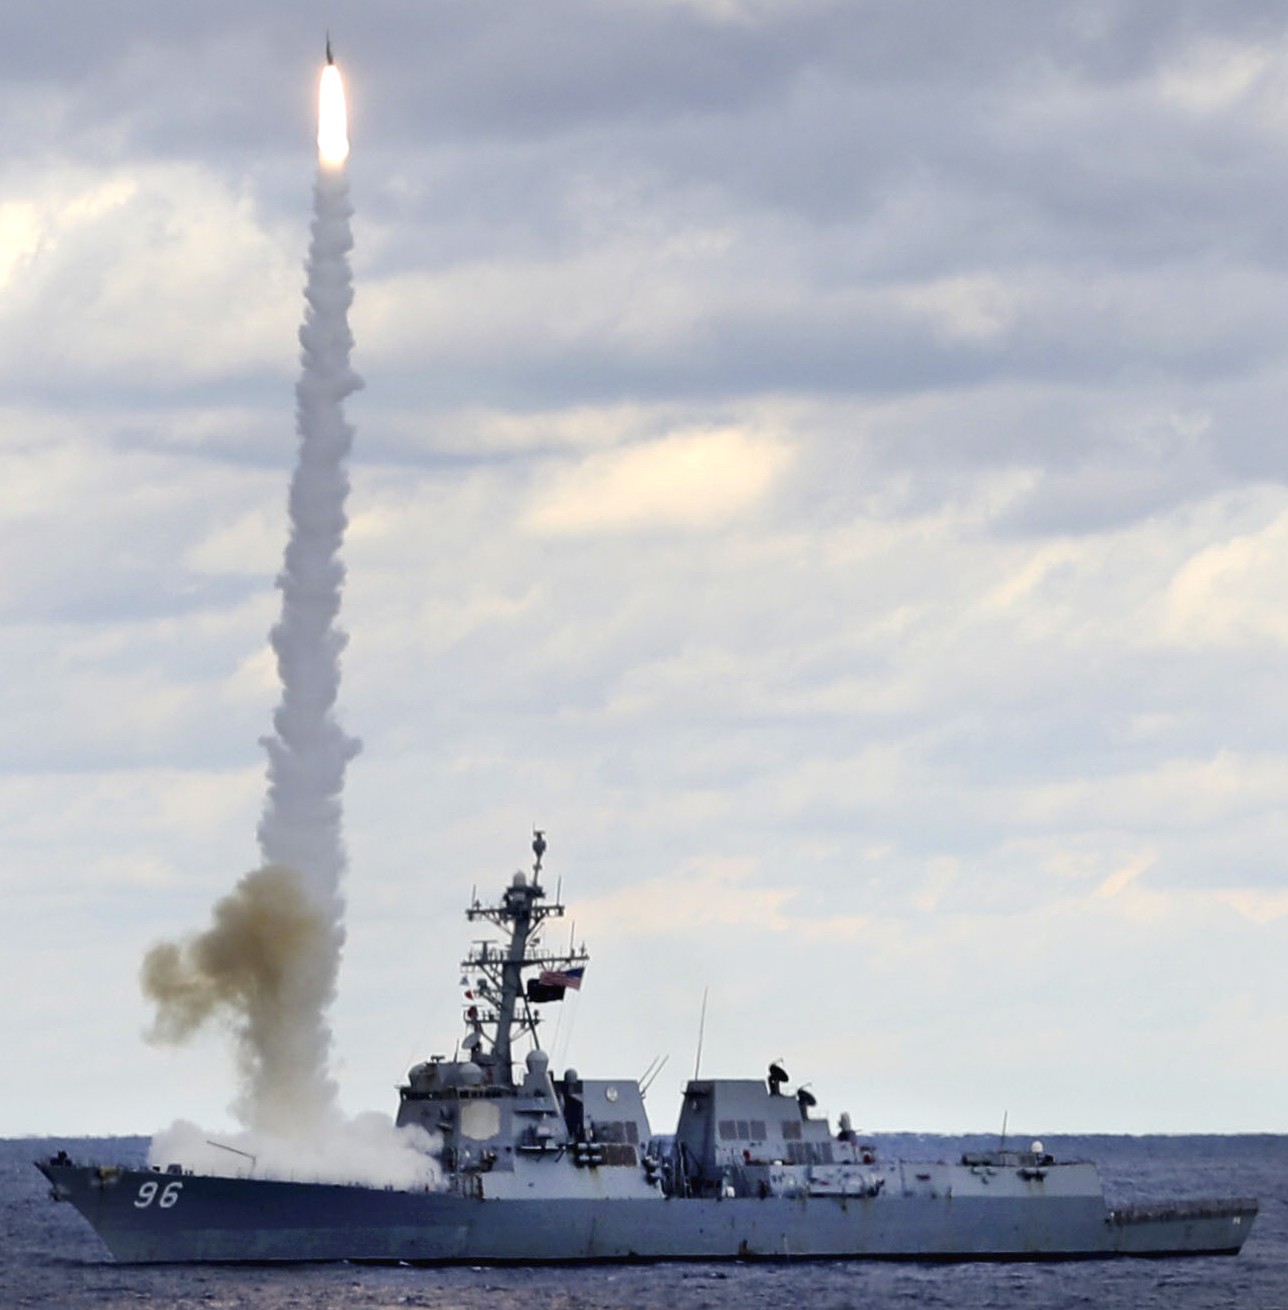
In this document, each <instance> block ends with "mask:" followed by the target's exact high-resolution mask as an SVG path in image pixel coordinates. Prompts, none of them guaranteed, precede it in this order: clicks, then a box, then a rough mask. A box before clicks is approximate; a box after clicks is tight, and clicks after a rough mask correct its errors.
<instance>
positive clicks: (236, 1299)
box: [0, 1134, 1288, 1310]
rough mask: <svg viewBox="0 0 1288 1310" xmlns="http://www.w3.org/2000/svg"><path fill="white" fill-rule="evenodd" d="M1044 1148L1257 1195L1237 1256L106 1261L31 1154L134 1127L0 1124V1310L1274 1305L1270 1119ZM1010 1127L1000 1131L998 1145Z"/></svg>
mask: <svg viewBox="0 0 1288 1310" xmlns="http://www.w3.org/2000/svg"><path fill="white" fill-rule="evenodd" d="M875 1140H876V1141H877V1144H878V1147H879V1149H880V1150H881V1152H882V1153H883V1154H885V1155H887V1156H903V1157H905V1158H908V1159H914V1158H915V1159H923V1160H936V1159H952V1158H954V1157H955V1156H956V1155H957V1154H958V1153H959V1152H960V1151H961V1150H963V1149H981V1148H988V1147H992V1146H996V1145H997V1142H996V1139H995V1138H991V1139H988V1138H950V1137H931V1136H925V1137H923V1136H914V1135H906V1134H901V1135H896V1136H880V1137H877V1138H876V1139H875ZM1043 1140H1044V1142H1045V1145H1046V1148H1047V1150H1049V1151H1051V1152H1053V1153H1054V1154H1055V1155H1056V1157H1057V1158H1061V1159H1091V1160H1095V1161H1096V1162H1097V1163H1098V1164H1099V1165H1100V1168H1101V1173H1102V1175H1103V1176H1104V1179H1105V1182H1106V1189H1107V1191H1108V1193H1109V1196H1110V1199H1111V1201H1120V1202H1125V1201H1134V1202H1138V1201H1145V1200H1167V1199H1172V1198H1179V1197H1186V1196H1190V1197H1200V1196H1201V1197H1213V1196H1257V1197H1259V1198H1260V1200H1261V1213H1260V1215H1258V1217H1257V1219H1256V1222H1255V1223H1254V1225H1253V1228H1252V1234H1251V1236H1250V1237H1249V1238H1248V1241H1247V1244H1246V1245H1245V1246H1244V1248H1243V1253H1242V1254H1241V1255H1239V1256H1237V1257H1233V1258H1231V1257H1228V1256H1226V1257H1207V1258H1194V1259H1177V1260H1111V1261H1077V1262H1071V1263H1054V1264H988V1263H983V1264H962V1265H933V1264H927V1265H921V1264H904V1263H897V1264H895V1263H881V1262H862V1261H852V1262H840V1261H817V1262H809V1263H801V1264H782V1265H762V1264H755V1265H747V1264H657V1265H629V1266H622V1265H612V1266H597V1267H593V1266H592V1267H569V1266H561V1267H555V1268H538V1269H510V1268H504V1269H496V1268H452V1269H416V1268H404V1267H396V1266H395V1267H371V1266H353V1265H345V1264H337V1265H320V1266H309V1265H300V1266H287V1267H231V1268H230V1267H221V1266H196V1267H194V1266H179V1265H176V1266H160V1267H129V1266H124V1265H115V1264H113V1263H112V1262H111V1260H110V1258H109V1257H108V1255H107V1252H106V1251H105V1249H104V1248H103V1247H102V1246H101V1245H100V1244H99V1241H98V1239H97V1238H96V1237H95V1236H94V1234H93V1233H92V1231H91V1230H90V1228H89V1227H88V1225H86V1224H85V1223H84V1221H83V1220H81V1218H80V1216H79V1215H77V1214H76V1212H75V1211H74V1210H73V1209H72V1208H71V1206H69V1205H58V1204H55V1203H54V1202H53V1201H51V1200H50V1199H49V1196H48V1189H47V1187H46V1184H45V1180H44V1179H43V1178H42V1177H41V1176H40V1175H39V1174H38V1173H37V1172H36V1170H35V1169H34V1168H33V1167H32V1163H31V1162H32V1161H33V1160H35V1159H36V1158H38V1157H42V1156H47V1155H51V1154H53V1152H55V1151H57V1150H58V1149H59V1148H64V1149H66V1150H67V1151H68V1152H69V1153H70V1154H71V1155H72V1156H73V1157H75V1158H77V1159H93V1160H97V1161H101V1162H104V1163H130V1162H139V1161H141V1160H142V1158H143V1156H144V1153H145V1150H146V1145H147V1143H146V1141H145V1139H143V1138H127V1137H118V1138H110V1139H96V1140H92V1141H91V1140H83V1139H82V1140H78V1139H69V1138H29V1139H15V1140H0V1310H13V1308H15V1307H21V1306H57V1307H64V1308H65V1310H89V1308H90V1307H93V1308H94V1310H127V1308H128V1310H146V1308H147V1307H163V1306H164V1307H176V1308H178V1310H233V1308H234V1307H237V1308H240V1307H250V1306H253V1307H262V1308H263V1310H296V1308H297V1307H298V1308H299V1310H304V1308H305V1307H308V1310H332V1308H333V1307H334V1308H335V1310H386V1308H388V1310H395V1308H397V1310H402V1307H430V1308H432V1310H484V1308H486V1310H627V1308H628V1307H629V1308H630V1310H635V1308H638V1310H759V1308H760V1307H764V1308H765V1310H768V1308H769V1307H774V1310H782V1307H787V1308H788V1310H884V1308H885V1307H901V1308H906V1310H914V1308H920V1307H936V1306H944V1307H952V1310H977V1308H983V1307H997V1306H1015V1307H1023V1310H1049V1308H1054V1307H1061V1308H1062V1310H1063V1308H1065V1307H1080V1306H1086V1307H1096V1310H1150V1308H1151V1307H1158V1308H1160V1310H1209V1308H1215V1307H1222V1308H1223V1310H1225V1308H1229V1310H1233V1308H1234V1307H1238V1308H1239V1310H1288V1137H1277V1136H1240V1137H1058V1136H1049V1135H1048V1136H1045V1137H1044V1138H1043ZM1017 1143H1018V1144H1022V1145H1027V1141H1024V1142H1019V1139H1018V1138H1014V1139H1012V1142H1011V1143H1010V1144H1011V1145H1016V1144H1017Z"/></svg>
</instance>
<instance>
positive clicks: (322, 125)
mask: <svg viewBox="0 0 1288 1310" xmlns="http://www.w3.org/2000/svg"><path fill="white" fill-rule="evenodd" d="M347 155H348V139H347V132H346V128H345V123H344V102H343V88H342V86H341V84H340V79H339V70H338V69H336V68H335V67H334V66H333V65H330V64H328V66H327V68H326V69H325V70H324V73H323V79H322V89H321V105H320V111H319V136H318V172H317V183H316V187H315V190H314V211H313V225H312V239H311V242H310V245H309V256H308V263H307V284H306V287H305V292H304V295H305V300H306V302H307V303H306V309H305V316H304V323H303V326H302V327H301V328H300V345H301V364H302V369H301V374H300V379H299V381H298V383H297V384H296V389H295V397H296V427H297V431H298V433H299V438H300V445H299V455H298V460H297V463H296V467H295V471H294V475H293V477H292V479H291V487H290V498H289V511H290V536H289V540H288V542H287V545H286V552H285V559H284V563H283V567H282V572H281V574H280V575H279V576H278V580H277V585H278V587H279V589H280V590H281V593H282V610H281V618H280V620H279V621H278V623H277V624H276V625H275V626H274V628H273V630H272V633H271V642H272V647H273V651H274V653H275V655H276V657H277V669H278V675H279V678H280V680H281V700H280V702H279V704H278V707H277V709H276V710H275V712H274V714H273V733H272V735H271V736H268V737H265V738H263V739H262V745H263V746H264V748H265V749H266V750H267V752H268V794H267V798H266V801H265V805H264V813H263V817H262V819H261V821H260V824H259V832H258V836H259V846H260V851H261V854H262V857H263V862H264V863H263V867H262V868H259V869H257V870H255V871H254V872H251V873H248V874H246V875H245V877H243V878H242V879H241V880H240V881H239V882H238V883H237V885H236V887H235V888H234V889H233V891H232V892H231V893H230V894H229V895H228V896H226V897H224V898H223V899H222V900H220V901H219V902H218V903H217V904H216V905H215V907H214V909H213V911H212V923H211V926H210V927H209V928H208V929H206V930H205V931H204V932H202V933H200V934H197V935H195V936H193V937H191V938H189V939H187V940H185V941H183V942H180V943H173V942H165V943H162V944H160V945H158V946H155V947H153V948H152V950H151V951H149V952H148V954H147V956H146V958H145V959H144V962H143V969H142V983H143V990H144V993H145V995H146V996H147V997H148V999H149V1000H151V1001H152V1002H153V1003H154V1004H155V1006H156V1019H155V1022H154V1024H153V1027H152V1030H151V1032H150V1034H149V1036H150V1037H151V1039H152V1040H155V1041H158V1042H182V1041H183V1040H185V1039H186V1038H187V1037H189V1036H191V1035H192V1034H193V1033H194V1032H196V1031H197V1030H198V1029H200V1028H202V1027H203V1026H205V1025H206V1024H208V1023H211V1022H216V1021H218V1022H222V1023H225V1024H227V1025H228V1026H229V1028H230V1029H231V1031H232V1033H233V1035H234V1038H235V1041H236V1043H237V1056H238V1071H239V1074H240V1081H241V1095H240V1098H239V1100H238V1102H237V1103H236V1105H235V1106H234V1107H233V1108H234V1111H235V1113H236V1114H237V1116H238V1118H239V1119H240V1120H241V1121H242V1122H243V1123H244V1124H245V1125H246V1127H247V1128H248V1129H249V1130H250V1132H249V1135H243V1136H241V1137H238V1138H235V1139H225V1140H226V1141H229V1142H230V1143H234V1144H238V1143H239V1144H240V1145H239V1146H238V1150H237V1151H224V1152H220V1151H219V1150H218V1149H217V1148H214V1149H212V1148H210V1147H209V1146H208V1144H207V1143H205V1140H204V1139H205V1136H206V1135H205V1134H204V1133H203V1132H202V1130H200V1129H198V1128H195V1127H194V1126H192V1125H182V1124H176V1125H175V1127H174V1128H172V1129H171V1130H169V1132H167V1133H165V1134H161V1135H160V1136H158V1138H157V1139H156V1140H155V1141H154V1144H153V1155H154V1157H155V1158H156V1162H162V1160H161V1157H162V1156H164V1157H165V1159H164V1162H169V1161H172V1160H176V1159H182V1160H183V1162H184V1163H187V1164H189V1166H190V1167H197V1166H198V1165H200V1166H202V1167H203V1168H204V1167H209V1171H211V1172H239V1171H241V1169H240V1168H239V1161H240V1165H242V1166H244V1161H245V1159H246V1158H247V1157H248V1156H251V1155H253V1156H255V1157H256V1158H257V1159H258V1160H260V1163H261V1172H263V1169H264V1167H265V1166H266V1165H267V1166H268V1167H270V1168H271V1167H275V1166H276V1167H280V1169H281V1170H282V1171H285V1172H290V1173H292V1174H293V1175H294V1176H335V1177H338V1178H342V1179H344V1180H354V1178H355V1174H356V1175H357V1176H360V1177H362V1178H363V1179H364V1180H369V1181H401V1180H402V1172H399V1171H395V1176H394V1177H392V1178H391V1177H389V1175H388V1174H387V1173H386V1172H382V1170H381V1169H380V1168H376V1169H375V1170H372V1169H371V1168H370V1167H369V1166H371V1165H372V1164H373V1162H374V1161H375V1159H376V1157H378V1156H379V1155H380V1151H378V1150H376V1148H375V1143H376V1140H377V1138H378V1137H379V1131H378V1125H379V1124H381V1123H383V1125H384V1128H383V1132H384V1138H385V1140H384V1146H385V1147H387V1148H388V1153H389V1154H391V1155H392V1156H397V1157H399V1158H400V1159H401V1157H402V1156H403V1154H404V1153H405V1150H406V1149H407V1148H408V1147H409V1146H410V1147H411V1149H412V1150H413V1152H414V1154H415V1156H416V1159H417V1162H418V1163H417V1169H418V1170H419V1174H418V1180H419V1181H422V1182H423V1181H424V1177H423V1175H424V1173H425V1169H426V1166H427V1163H428V1162H427V1161H426V1160H425V1157H424V1156H423V1154H421V1151H422V1150H423V1147H424V1144H425V1143H424V1142H420V1143H419V1144H418V1145H414V1144H412V1137H413V1136H414V1135H408V1134H401V1133H400V1134H396V1135H395V1134H393V1130H392V1125H391V1124H390V1123H389V1121H388V1119H387V1118H384V1117H383V1116H364V1117H362V1118H361V1119H359V1120H354V1121H352V1122H350V1123H346V1122H345V1121H344V1120H343V1118H342V1116H341V1115H340V1113H339V1110H338V1108H337V1105H336V1086H335V1083H334V1081H333V1080H332V1079H331V1077H330V1074H329V1059H330V1050H331V1029H330V1024H329V1022H328V1018H327V1011H328V1008H329V1006H330V1004H331V1002H332V1001H333V1000H334V998H335V990H336V978H337V974H338V971H339V965H340V954H341V950H342V947H343V945H344V918H343V915H344V901H343V898H342V896H341V893H340V883H341V878H342V876H343V874H344V870H345V863H346V859H345V850H344V841H343V837H342V833H341V820H342V805H341V794H342V791H343V787H344V775H345V769H346V767H347V765H348V763H349V761H350V760H351V759H352V758H353V757H354V756H355V755H356V754H357V752H358V750H359V748H360V743H359V742H358V741H357V739H356V738H353V737H349V736H347V735H346V734H345V732H344V731H343V730H342V729H341V727H340V725H339V723H338V722H337V721H336V718H335V704H336V697H337V695H338V693H339V689H340V655H341V653H342V651H343V650H344V646H345V642H346V638H345V635H344V633H343V632H342V631H341V630H340V628H339V627H338V626H337V620H338V617H339V612H340V593H341V588H342V586H343V583H344V576H345V571H344V565H343V563H342V561H341V558H340V549H341V546H342V544H343V541H344V533H345V529H346V527H347V526H348V519H347V518H346V516H345V502H346V499H347V497H348V494H349V478H348V474H347V471H346V467H345V462H346V460H347V458H348V456H349V452H350V450H351V448H352V444H353V429H352V427H350V425H349V424H348V423H347V422H346V421H345V417H344V410H343V402H344V399H345V397H346V396H348V395H349V394H350V393H351V392H353V391H355V390H357V388H359V387H360V386H361V385H362V382H361V379H360V378H359V377H358V375H357V374H356V373H355V372H354V371H353V369H352V368H351V367H350V365H349V355H350V352H351V350H352V348H353V337H352V335H351V333H350V331H349V307H350V305H351V303H352V301H353V282H352V277H351V275H350V271H349V259H348V255H349V251H350V249H351V248H352V245H353V238H352V235H351V231H350V223H349V220H350V218H351V216H352V210H351V208H350V206H349V189H348V180H347V178H346V175H345V167H344V161H345V158H346V157H347ZM419 1137H420V1138H424V1139H425V1141H427V1140H428V1139H427V1138H426V1137H425V1134H423V1133H420V1134H419ZM395 1138H396V1140H395ZM181 1148H182V1149H181ZM238 1151H244V1152H245V1153H246V1155H244V1156H240V1157H239V1155H238ZM194 1153H195V1154H196V1155H197V1156H199V1157H200V1158H199V1159H194V1158H193V1157H194ZM337 1153H339V1154H343V1155H344V1156H345V1157H346V1159H345V1160H344V1161H343V1162H341V1161H339V1160H338V1159H337V1158H336V1157H337ZM354 1157H360V1158H362V1159H363V1160H364V1161H365V1164H364V1166H363V1168H358V1169H355V1167H354V1164H353V1159H354ZM328 1161H329V1163H328ZM364 1170H365V1172H364Z"/></svg>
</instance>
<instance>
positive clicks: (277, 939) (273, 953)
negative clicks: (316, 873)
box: [142, 865, 342, 1136]
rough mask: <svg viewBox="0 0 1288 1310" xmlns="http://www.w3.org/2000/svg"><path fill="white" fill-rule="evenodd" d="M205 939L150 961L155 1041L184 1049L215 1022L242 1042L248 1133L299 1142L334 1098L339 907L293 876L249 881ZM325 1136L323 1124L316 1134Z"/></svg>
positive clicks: (147, 976)
mask: <svg viewBox="0 0 1288 1310" xmlns="http://www.w3.org/2000/svg"><path fill="white" fill-rule="evenodd" d="M211 918H212V922H211V925H210V927H209V928H207V929H206V930H205V931H204V932H201V933H198V934H196V935H195V936H193V937H190V938H188V939H186V940H184V941H182V942H178V943H176V942H162V943H160V944H159V945H157V946H154V947H153V948H152V949H151V950H150V951H149V952H148V953H147V955H146V956H145V957H144V960H143V968H142V984H143V991H144V994H145V995H146V996H147V997H148V998H149V999H150V1000H151V1001H152V1002H153V1003H154V1004H155V1005H156V1018H155V1021H154V1023H153V1026H152V1028H151V1030H150V1032H149V1034H148V1036H149V1039H150V1040H152V1041H156V1042H163V1043H178V1042H182V1041H184V1040H185V1039H187V1038H188V1037H190V1036H192V1034H194V1033H195V1032H196V1031H197V1030H198V1029H200V1028H202V1027H203V1026H205V1025H207V1024H209V1023H211V1022H214V1021H223V1022H226V1023H227V1024H228V1025H229V1026H230V1027H231V1029H232V1031H233V1033H234V1034H235V1036H236V1039H237V1044H238V1059H239V1065H240V1072H241V1075H242V1080H243V1088H242V1099H241V1102H240V1103H239V1105H238V1107H237V1109H238V1113H239V1115H240V1117H241V1118H242V1119H243V1121H244V1122H246V1123H247V1124H248V1126H250V1127H252V1128H255V1129H259V1130H262V1131H265V1132H270V1133H273V1132H277V1133H282V1134H284V1135H297V1136H298V1135H299V1134H300V1130H301V1128H305V1129H306V1130H307V1128H308V1127H309V1125H304V1124H301V1122H300V1116H301V1114H302V1113H303V1114H305V1115H306V1116H307V1114H308V1111H309V1109H310V1108H316V1110H317V1111H318V1112H319V1113H321V1112H324V1111H325V1110H326V1109H327V1108H328V1105H329V1102H330V1099H331V1098H330V1097H324V1098H321V1100H319V1098H318V1096H317V1095H316V1091H317V1089H318V1087H319V1086H323V1087H327V1088H328V1090H329V1091H331V1092H333V1090H334V1089H333V1088H332V1087H330V1085H329V1080H328V1078H327V1073H326V1068H325V1064H326V1056H327V1052H328V1048H329V1044H330V1034H329V1031H328V1029H327V1027H326V1025H325V1023H324V1021H323V1019H322V1015H323V1013H324V1012H325V1010H326V1007H327V1006H328V1005H329V1004H330V1002H331V1000H332V999H333V998H334V995H335V983H336V977H335V975H336V965H337V962H338V959H339V950H338V947H339V942H338V940H337V939H338V937H339V935H340V934H341V933H342V930H341V929H340V928H339V926H338V922H337V917H336V914H335V907H334V906H323V905H320V904H318V903H317V901H316V900H315V899H314V898H313V897H312V896H311V895H310V894H309V891H308V889H307V887H306V886H305V882H304V879H303V878H302V877H301V876H300V875H299V874H298V873H296V872H295V871H294V870H293V869H288V868H285V867H284V866H282V865H268V866H266V867H265V868H262V869H257V870H255V871H254V872H253V873H248V874H246V876H245V877H243V878H242V879H241V881H240V882H238V884H237V886H236V887H235V888H234V890H233V891H232V892H231V893H230V894H229V895H227V896H225V897H224V898H223V899H222V900H220V901H218V902H217V903H216V904H215V906H214V908H213V910H212V912H211ZM316 1126H317V1127H320V1126H321V1125H320V1124H319V1125H316Z"/></svg>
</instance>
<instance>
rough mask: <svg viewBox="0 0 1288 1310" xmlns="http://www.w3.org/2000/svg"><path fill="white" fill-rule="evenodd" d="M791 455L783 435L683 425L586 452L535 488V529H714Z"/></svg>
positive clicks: (764, 487)
mask: <svg viewBox="0 0 1288 1310" xmlns="http://www.w3.org/2000/svg"><path fill="white" fill-rule="evenodd" d="M790 463H791V448H790V446H788V445H787V444H786V443H785V442H783V441H782V440H781V439H778V438H772V437H759V436H749V435H747V434H746V433H745V432H742V431H739V430H737V429H732V428H731V429H726V430H723V431H715V432H693V433H677V434H675V435H673V436H670V437H665V438H663V439H662V440H660V441H653V442H647V443H644V444H641V445H637V446H627V447H624V448H622V449H619V450H616V451H613V452H611V453H604V454H595V455H590V456H588V457H587V458H586V459H585V460H583V461H582V462H581V463H580V464H578V465H577V466H575V467H573V468H570V469H566V470H562V471H558V472H556V473H555V475H554V477H553V479H552V481H551V484H550V485H549V486H548V487H545V486H543V487H540V488H538V489H537V491H536V492H535V494H534V496H533V501H534V503H533V505H532V508H531V509H530V510H529V513H528V516H527V521H528V524H529V526H530V527H531V528H532V529H533V530H534V531H535V532H537V533H543V534H546V533H548V534H575V533H598V532H609V533H612V532H635V531H649V530H656V529H666V528H683V529H687V530H691V531H692V530H697V531H703V530H714V529H717V528H719V527H720V526H722V525H723V524H724V522H725V521H727V520H728V519H730V518H731V517H733V516H734V515H737V514H739V513H741V512H742V511H744V510H746V509H749V508H750V507H752V506H753V505H755V504H756V503H757V502H758V501H759V500H760V499H761V498H762V497H764V496H765V495H766V494H767V493H768V492H769V491H770V489H771V488H772V487H773V485H774V483H775V481H776V479H778V478H779V477H780V476H782V474H783V473H784V472H785V470H786V469H787V468H788V467H789V465H790Z"/></svg>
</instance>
